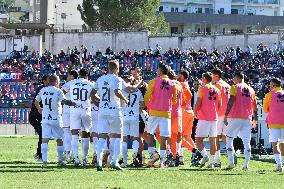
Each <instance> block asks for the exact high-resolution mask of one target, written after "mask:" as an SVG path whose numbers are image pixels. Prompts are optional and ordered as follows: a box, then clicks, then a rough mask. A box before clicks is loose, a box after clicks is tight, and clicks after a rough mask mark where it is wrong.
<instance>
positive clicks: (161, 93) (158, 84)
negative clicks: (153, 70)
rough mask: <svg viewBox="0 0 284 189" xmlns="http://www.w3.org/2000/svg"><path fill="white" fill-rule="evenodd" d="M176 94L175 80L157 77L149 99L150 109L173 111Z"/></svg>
mask: <svg viewBox="0 0 284 189" xmlns="http://www.w3.org/2000/svg"><path fill="white" fill-rule="evenodd" d="M173 95H174V82H173V81H171V80H170V79H168V78H161V77H158V78H156V79H155V85H154V89H153V92H152V95H151V98H150V101H149V105H148V108H149V110H152V111H153V110H156V111H163V112H169V113H170V112H171V111H172V99H173Z"/></svg>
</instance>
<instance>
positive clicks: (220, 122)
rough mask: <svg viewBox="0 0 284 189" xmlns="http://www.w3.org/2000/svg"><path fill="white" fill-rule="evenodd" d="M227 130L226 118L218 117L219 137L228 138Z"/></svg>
mask: <svg viewBox="0 0 284 189" xmlns="http://www.w3.org/2000/svg"><path fill="white" fill-rule="evenodd" d="M226 129H227V126H226V125H225V124H224V116H222V117H218V122H217V135H218V136H220V135H225V136H226Z"/></svg>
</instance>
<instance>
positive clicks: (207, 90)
mask: <svg viewBox="0 0 284 189" xmlns="http://www.w3.org/2000/svg"><path fill="white" fill-rule="evenodd" d="M199 90H201V91H202V99H201V105H200V109H199V111H198V112H197V117H198V119H200V120H205V121H214V120H217V119H218V103H219V100H220V92H219V90H218V89H217V88H216V87H215V86H213V85H210V84H207V85H205V86H201V87H200V89H199Z"/></svg>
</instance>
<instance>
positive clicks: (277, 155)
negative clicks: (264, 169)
mask: <svg viewBox="0 0 284 189" xmlns="http://www.w3.org/2000/svg"><path fill="white" fill-rule="evenodd" d="M274 159H275V162H276V163H277V165H279V164H281V156H280V154H274Z"/></svg>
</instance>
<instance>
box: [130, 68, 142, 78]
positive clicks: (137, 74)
mask: <svg viewBox="0 0 284 189" xmlns="http://www.w3.org/2000/svg"><path fill="white" fill-rule="evenodd" d="M130 74H131V75H132V76H133V77H134V79H135V80H140V78H141V70H140V68H139V67H135V68H131V69H130Z"/></svg>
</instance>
